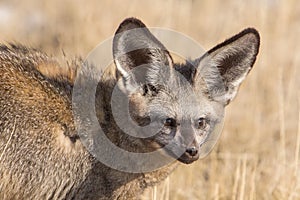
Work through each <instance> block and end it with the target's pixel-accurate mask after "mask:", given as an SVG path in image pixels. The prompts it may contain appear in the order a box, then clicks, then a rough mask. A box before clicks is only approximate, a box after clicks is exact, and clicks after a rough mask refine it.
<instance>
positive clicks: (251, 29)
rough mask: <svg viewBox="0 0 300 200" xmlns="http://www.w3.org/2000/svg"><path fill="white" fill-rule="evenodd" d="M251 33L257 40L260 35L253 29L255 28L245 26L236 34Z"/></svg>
mask: <svg viewBox="0 0 300 200" xmlns="http://www.w3.org/2000/svg"><path fill="white" fill-rule="evenodd" d="M251 33H252V34H253V35H254V36H255V38H256V39H257V41H258V42H259V41H260V35H259V32H258V31H257V30H256V29H255V28H252V27H250V28H246V29H244V30H243V31H242V32H240V33H239V34H238V35H246V34H251Z"/></svg>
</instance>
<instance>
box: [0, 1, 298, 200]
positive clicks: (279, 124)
mask: <svg viewBox="0 0 300 200" xmlns="http://www.w3.org/2000/svg"><path fill="white" fill-rule="evenodd" d="M129 16H135V17H138V18H140V19H142V20H143V21H144V22H145V23H146V24H147V25H148V26H155V27H165V28H170V29H173V30H176V31H179V32H182V33H184V34H186V35H188V36H190V37H192V38H193V39H194V40H196V41H198V42H199V43H201V44H202V46H203V47H204V48H205V49H208V48H210V47H212V46H214V45H215V44H217V43H218V42H221V41H222V40H224V39H225V38H227V37H229V36H231V35H233V34H235V33H237V32H239V31H240V30H242V29H243V28H245V27H249V26H250V27H255V28H257V29H258V30H259V32H260V34H261V49H260V53H259V56H258V60H257V62H256V64H255V67H254V69H253V71H252V72H251V73H250V76H249V77H248V79H247V81H246V82H245V83H244V84H243V85H242V88H241V90H240V92H239V95H238V97H237V98H236V100H235V101H234V102H233V103H232V104H231V105H230V106H229V107H228V108H227V115H226V121H225V127H224V130H223V133H222V136H221V139H220V141H219V142H218V144H217V145H216V147H215V149H214V150H213V152H212V153H211V154H210V155H209V156H208V157H206V158H205V159H203V160H200V161H198V162H197V163H195V164H192V165H190V166H186V165H182V166H180V167H179V168H178V169H177V170H176V171H175V173H173V174H172V175H171V177H170V178H168V179H167V180H166V181H165V182H163V183H162V184H161V185H159V186H157V187H155V188H153V189H149V190H148V191H147V192H146V193H145V194H144V197H143V198H144V199H145V200H146V199H155V200H160V199H172V200H173V199H174V200H180V199H249V200H253V199H288V200H292V199H300V161H299V159H300V155H299V154H300V152H299V148H300V78H299V77H300V40H299V35H300V6H299V3H298V2H297V1H296V0H252V1H234V0H226V1H218V0H201V1H200V0H199V1H197V0H186V1H183V0H168V1H158V0H153V1H146V0H140V1H139V0H132V1H129V0H115V1H109V0H104V1H96V0H91V1H84V0H65V1H59V0H47V1H39V0H24V1H17V0H7V1H6V0H1V1H0V27H1V28H0V42H10V41H15V42H20V43H23V44H26V45H30V46H33V47H37V48H40V49H42V50H43V51H46V52H47V53H48V54H52V55H56V56H62V49H63V50H64V52H65V54H66V55H67V57H74V56H78V55H80V56H82V57H85V56H86V55H87V54H88V52H89V51H91V50H92V49H93V48H94V47H95V46H96V45H97V44H99V43H100V42H101V41H103V40H104V39H106V38H108V37H110V36H112V35H113V33H114V31H115V29H116V28H117V26H118V24H119V23H120V22H121V21H122V20H123V19H124V18H125V17H129Z"/></svg>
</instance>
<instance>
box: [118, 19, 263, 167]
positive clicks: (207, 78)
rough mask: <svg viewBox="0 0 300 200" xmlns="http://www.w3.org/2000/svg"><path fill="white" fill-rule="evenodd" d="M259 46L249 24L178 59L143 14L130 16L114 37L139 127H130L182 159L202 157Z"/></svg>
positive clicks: (123, 88)
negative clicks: (186, 58)
mask: <svg viewBox="0 0 300 200" xmlns="http://www.w3.org/2000/svg"><path fill="white" fill-rule="evenodd" d="M174 42H176V41H174ZM258 49H259V34H258V32H257V31H256V30H255V29H252V28H248V29H245V30H244V31H242V32H240V33H239V34H237V35H235V36H233V37H232V38H230V39H228V40H226V41H225V42H223V43H221V44H219V45H217V46H215V47H214V48H212V49H211V50H209V51H207V52H206V53H205V54H204V55H202V56H200V55H199V58H197V59H195V60H192V61H186V62H185V63H184V64H176V63H174V62H173V58H172V57H171V54H170V53H169V51H168V50H167V49H166V48H165V47H164V45H163V44H162V43H161V42H160V41H159V40H158V39H157V38H156V37H155V36H154V35H152V34H151V32H150V31H149V29H147V28H146V26H145V25H144V24H143V23H142V22H141V21H140V20H138V19H135V18H129V19H126V20H125V21H123V22H122V23H121V25H120V26H119V28H118V29H117V31H116V34H115V37H114V39H113V56H114V62H115V65H116V70H117V76H118V78H119V81H118V84H117V85H118V88H119V91H120V92H121V93H122V95H124V96H125V97H126V102H128V104H127V105H126V104H124V105H125V107H126V106H127V107H128V113H129V115H128V117H129V118H130V119H131V120H132V121H133V122H134V123H133V124H134V126H135V127H136V128H131V129H128V131H125V132H127V133H129V134H132V132H134V134H135V135H134V136H135V137H141V138H143V142H144V145H145V146H146V147H147V149H150V150H155V149H158V148H163V149H164V151H165V152H166V153H167V154H168V155H169V156H171V157H173V158H175V159H178V160H179V161H181V162H183V163H187V164H188V163H192V162H193V161H195V160H197V159H198V158H199V157H201V155H202V154H203V152H202V151H206V150H205V148H207V147H205V144H207V143H209V142H210V141H211V140H215V139H216V138H215V136H214V135H213V134H215V132H216V131H219V130H218V129H219V128H220V125H221V124H222V121H223V118H224V108H225V106H226V105H228V104H229V103H230V102H231V101H232V100H233V98H234V97H235V96H236V94H237V91H238V88H239V86H240V84H241V83H242V81H243V80H244V79H245V77H246V76H247V74H248V73H249V71H250V70H251V68H252V66H253V64H254V62H255V60H256V56H257V54H258ZM118 98H119V97H118ZM119 102H120V101H119ZM122 102H123V100H121V103H122ZM128 105H129V106H128ZM123 118H124V117H123ZM125 118H126V117H125ZM123 120H124V119H123ZM127 123H129V122H128V121H127V120H125V124H127ZM143 127H146V128H143ZM130 132H131V133H130ZM213 143H215V141H213ZM211 146H212V145H211Z"/></svg>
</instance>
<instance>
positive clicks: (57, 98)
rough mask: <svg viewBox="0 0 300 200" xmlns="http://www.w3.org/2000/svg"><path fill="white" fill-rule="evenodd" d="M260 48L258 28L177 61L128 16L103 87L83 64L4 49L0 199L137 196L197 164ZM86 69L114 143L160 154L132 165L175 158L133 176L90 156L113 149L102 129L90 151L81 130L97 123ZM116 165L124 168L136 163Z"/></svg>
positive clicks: (0, 49) (0, 57) (0, 60)
mask: <svg viewBox="0 0 300 200" xmlns="http://www.w3.org/2000/svg"><path fill="white" fill-rule="evenodd" d="M258 49H259V34H258V32H257V31H256V30H255V29H252V28H249V29H245V30H244V31H242V32H240V33H239V34H237V35H235V36H233V37H232V38H230V39H228V40H226V41H225V42H223V43H221V44H219V45H217V46H216V47H214V48H212V49H211V50H209V51H207V52H206V53H205V54H204V55H199V58H197V59H195V60H190V61H186V63H183V64H178V63H174V61H173V58H172V56H171V54H170V53H169V52H168V50H167V49H166V48H165V46H163V44H161V42H159V40H158V39H157V38H155V37H154V36H153V35H152V34H151V32H150V31H149V30H148V29H147V28H146V26H145V25H144V24H143V23H142V22H141V21H140V20H138V19H135V18H129V19H126V20H124V21H123V22H122V23H121V24H120V26H119V28H118V29H117V31H116V34H115V37H114V40H113V56H114V62H115V64H114V65H112V66H110V67H109V68H108V69H107V70H106V71H104V73H103V75H102V77H101V79H100V82H99V81H98V78H97V77H94V76H93V71H92V70H93V67H92V66H89V65H88V64H86V63H83V62H81V61H80V60H76V61H74V62H73V65H72V66H68V65H64V64H61V63H59V62H57V61H56V59H55V58H52V57H49V56H47V55H46V54H44V53H42V52H40V51H37V50H35V49H31V48H27V47H24V46H22V45H14V44H10V45H1V46H0V94H1V95H0V199H137V198H138V197H139V195H140V194H141V193H142V191H143V190H144V189H145V188H147V187H148V186H152V185H154V184H156V183H158V182H160V181H162V180H163V179H165V178H166V177H167V176H168V175H169V174H170V173H171V172H172V171H173V169H175V167H176V165H177V163H179V162H182V163H185V164H189V163H192V162H194V161H196V160H198V159H199V157H201V156H202V152H203V151H206V148H209V145H207V144H209V142H210V140H212V137H213V134H214V132H215V131H216V130H217V128H218V127H219V126H220V124H221V123H222V121H223V118H224V108H225V106H226V105H228V104H229V103H230V102H231V101H232V100H233V98H234V97H235V96H236V93H237V90H238V88H239V86H240V84H241V83H242V81H243V80H244V78H245V77H246V75H247V74H248V73H249V71H250V70H251V68H252V66H253V64H254V62H255V60H256V56H257V53H258ZM78 71H81V72H82V71H83V72H84V77H85V78H86V80H85V81H82V82H80V84H82V85H83V87H84V84H87V83H90V82H95V83H96V84H97V89H96V94H95V102H94V103H95V105H94V107H95V108H96V109H95V110H96V117H97V121H98V123H99V124H100V126H101V130H103V132H104V134H105V136H107V138H108V139H109V140H110V141H111V142H112V143H113V144H114V145H115V146H117V147H118V148H120V149H124V150H127V152H133V153H141V154H142V155H143V154H145V155H146V153H149V152H150V153H151V152H155V151H157V150H161V151H159V154H158V155H159V156H158V159H155V160H153V159H152V160H147V159H148V157H147V156H144V157H145V158H143V159H144V160H143V161H141V160H140V159H137V160H135V159H132V160H130V164H132V166H134V165H137V166H139V167H140V168H141V169H143V167H145V166H146V165H153V162H155V163H156V162H160V161H161V160H164V159H161V158H170V162H169V163H164V165H163V166H160V168H155V169H153V171H147V170H146V171H142V170H141V171H138V172H128V171H126V170H121V169H117V168H115V167H113V166H107V165H105V164H103V163H101V162H100V161H99V160H97V156H95V154H94V152H91V150H92V151H93V150H95V149H96V150H95V151H98V152H97V153H100V154H106V153H108V152H109V151H110V150H108V151H105V150H103V149H101V148H100V152H99V147H98V146H97V144H99V142H101V141H99V142H98V141H94V136H95V135H96V136H97V134H98V130H97V129H95V130H93V133H95V135H93V137H91V140H92V142H91V143H90V146H87V145H86V144H85V142H84V139H83V137H82V135H85V134H86V133H85V132H81V131H80V129H79V128H78V127H77V125H78V124H79V125H80V126H84V127H86V128H87V129H89V128H90V129H93V127H94V126H88V124H87V123H86V122H88V121H89V119H88V116H89V115H88V114H89V113H87V115H86V116H78V115H77V114H78V113H77V112H75V111H74V109H75V107H76V106H79V107H80V104H76V106H75V107H74V103H73V102H72V101H74V97H76V96H74V90H73V89H74V87H75V84H76V79H78ZM82 92H83V93H84V89H83V91H82ZM83 93H82V95H83ZM81 109H82V110H84V109H85V108H81ZM99 134H100V132H99ZM111 159H112V160H114V161H115V162H116V163H118V164H119V165H121V164H120V163H123V161H124V160H126V159H128V158H127V157H120V156H119V157H112V158H111ZM141 159H142V158H141ZM155 166H156V165H155ZM157 166H159V164H157Z"/></svg>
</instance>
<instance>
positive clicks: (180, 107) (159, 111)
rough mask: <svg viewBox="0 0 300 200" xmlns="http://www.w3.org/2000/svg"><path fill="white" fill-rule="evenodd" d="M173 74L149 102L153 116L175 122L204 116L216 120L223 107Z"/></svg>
mask: <svg viewBox="0 0 300 200" xmlns="http://www.w3.org/2000/svg"><path fill="white" fill-rule="evenodd" d="M174 71H175V70H174ZM175 74H176V75H175V76H174V77H172V79H171V80H169V81H167V82H166V83H165V85H164V87H163V89H161V90H160V92H159V94H158V95H157V96H155V97H154V98H153V99H152V100H151V103H150V104H149V106H150V110H151V111H152V112H153V113H155V115H159V116H161V117H172V118H176V119H177V120H188V119H198V118H200V117H206V116H209V117H211V118H218V115H219V113H222V112H223V108H224V107H223V106H222V105H221V104H220V103H218V102H215V101H213V100H211V99H210V98H209V95H208V94H207V93H206V92H205V90H204V89H202V88H196V87H194V86H193V85H192V84H191V82H190V81H189V80H187V79H186V78H185V77H183V76H182V74H181V73H175ZM203 88H205V86H203ZM151 111H150V112H151Z"/></svg>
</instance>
